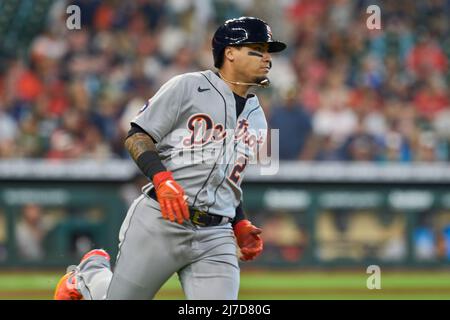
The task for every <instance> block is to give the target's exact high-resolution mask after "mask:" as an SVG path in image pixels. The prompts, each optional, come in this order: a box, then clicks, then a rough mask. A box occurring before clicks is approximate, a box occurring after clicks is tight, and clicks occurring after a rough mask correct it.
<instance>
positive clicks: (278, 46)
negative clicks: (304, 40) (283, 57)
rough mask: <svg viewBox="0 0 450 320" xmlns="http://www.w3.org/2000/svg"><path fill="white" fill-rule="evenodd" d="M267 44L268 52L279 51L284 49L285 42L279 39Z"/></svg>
mask: <svg viewBox="0 0 450 320" xmlns="http://www.w3.org/2000/svg"><path fill="white" fill-rule="evenodd" d="M268 44H269V49H268V51H269V52H280V51H283V50H284V49H286V47H287V46H286V44H285V43H283V42H280V41H271V42H268Z"/></svg>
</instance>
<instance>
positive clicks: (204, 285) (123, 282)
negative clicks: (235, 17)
mask: <svg viewBox="0 0 450 320" xmlns="http://www.w3.org/2000/svg"><path fill="white" fill-rule="evenodd" d="M235 104H236V100H235V97H234V94H233V92H232V91H231V89H230V88H229V87H228V85H227V84H226V83H225V82H223V81H222V80H221V79H220V78H219V77H218V76H217V75H216V74H215V73H213V72H211V71H203V72H195V73H188V74H184V75H180V76H177V77H175V78H173V79H171V80H170V81H169V82H167V83H166V84H165V85H163V86H162V87H161V89H160V90H159V91H158V92H157V93H156V94H155V96H153V97H152V98H151V99H150V100H149V101H148V103H147V104H146V105H145V106H144V107H143V108H142V109H141V111H140V113H139V115H138V116H137V117H136V118H135V119H134V120H133V121H132V122H133V123H135V124H137V125H139V126H140V127H141V128H142V129H144V130H145V131H146V132H147V133H149V134H150V135H151V136H152V137H153V139H154V140H155V141H156V142H157V144H156V147H157V151H158V153H159V155H160V157H161V160H162V162H163V164H164V165H165V166H166V168H167V169H168V170H170V171H172V172H173V176H174V179H175V180H176V181H177V182H178V183H179V184H180V185H181V186H182V187H183V188H184V191H185V194H186V195H187V196H188V199H187V202H188V204H189V205H190V206H191V207H195V208H197V209H199V210H202V211H209V212H210V213H212V214H217V215H222V216H227V217H230V218H233V217H234V215H235V210H236V207H237V206H238V204H239V202H240V201H241V200H242V190H241V188H240V184H241V181H242V178H243V174H244V169H245V167H246V165H247V163H252V162H253V161H255V160H256V155H257V153H258V148H259V146H260V145H261V144H262V143H263V141H264V139H265V138H266V129H267V123H266V119H265V116H264V113H263V110H262V109H261V107H260V105H259V102H258V99H257V98H256V96H252V97H250V98H248V99H247V101H246V104H245V106H244V109H243V111H242V112H241V113H240V115H239V117H238V118H237V119H236V105H235ZM152 187H153V186H152V184H149V185H147V186H146V187H144V188H143V189H144V190H143V191H144V194H142V195H141V196H140V197H139V198H137V199H136V200H135V201H134V202H133V204H132V205H131V206H130V208H129V210H128V213H127V216H126V218H125V220H124V222H123V224H122V227H121V229H120V233H119V240H120V244H119V248H120V250H119V254H118V256H117V261H116V267H115V270H114V273H112V272H111V270H110V268H109V265H107V264H106V263H105V261H103V260H102V259H101V258H98V259H90V260H89V261H86V262H84V263H82V264H81V265H79V266H78V270H79V271H78V274H77V275H78V280H79V281H78V286H79V290H80V292H81V293H82V295H83V297H84V298H85V299H104V298H107V299H151V298H153V297H154V295H155V294H156V292H157V291H158V290H159V288H160V287H161V286H162V285H163V284H164V282H166V281H167V279H168V278H169V277H170V276H171V275H172V274H173V273H174V272H177V273H178V275H179V278H180V281H181V284H182V287H183V291H184V293H185V295H186V297H187V298H188V299H237V297H238V289H239V264H238V259H237V246H236V242H235V239H234V234H233V229H232V227H231V223H230V222H227V223H225V224H221V225H218V226H214V227H200V226H197V225H194V224H193V223H192V222H191V221H185V222H183V224H182V225H180V224H178V223H175V222H169V221H167V220H164V219H163V217H162V216H161V212H160V207H159V203H158V202H157V201H155V200H154V199H152V198H151V197H149V196H148V195H146V192H147V191H148V190H150V188H152Z"/></svg>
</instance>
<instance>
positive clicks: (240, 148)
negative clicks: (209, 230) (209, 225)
mask: <svg viewBox="0 0 450 320" xmlns="http://www.w3.org/2000/svg"><path fill="white" fill-rule="evenodd" d="M235 104H236V101H235V98H234V95H233V92H232V91H231V89H230V88H229V87H228V85H227V84H226V83H225V82H223V81H222V80H221V79H220V78H219V77H218V76H217V75H216V74H215V73H214V72H212V71H209V70H208V71H203V72H194V73H187V74H183V75H179V76H176V77H174V78H172V79H171V80H169V81H168V82H167V83H166V84H165V85H163V86H162V87H161V88H160V90H159V91H158V92H157V93H156V94H155V95H154V96H153V97H152V98H151V99H150V100H149V101H148V103H147V104H146V105H145V106H144V107H143V108H142V109H141V111H140V113H139V115H138V116H137V117H136V118H135V119H134V120H133V121H132V122H133V123H135V124H137V125H139V126H140V127H141V128H142V129H144V130H145V131H146V132H147V133H148V134H150V136H152V137H153V139H154V140H155V141H156V142H157V144H156V147H157V151H158V153H159V155H160V157H161V160H162V163H163V164H164V166H165V167H166V168H167V170H169V171H172V172H173V176H174V179H175V181H177V182H178V183H179V184H180V185H181V186H182V187H183V189H184V191H185V194H186V195H187V196H188V199H187V202H188V204H189V205H190V206H192V207H195V208H197V209H199V210H202V211H207V212H209V213H212V214H217V215H222V216H227V217H230V218H233V217H234V215H235V209H236V207H237V206H238V205H239V202H240V201H241V200H242V190H241V187H240V184H241V181H242V178H243V175H244V171H245V167H246V165H247V164H248V163H249V162H254V161H255V160H256V153H257V152H258V148H259V146H261V144H262V143H263V141H264V140H265V138H266V130H267V121H266V118H265V115H264V112H263V110H262V108H261V107H260V105H259V101H258V98H257V97H256V96H254V95H253V96H251V97H250V98H248V99H247V102H246V105H245V107H244V110H243V111H242V113H241V114H240V115H239V118H238V119H236V111H235V110H236V109H235ZM149 187H151V184H149V185H148V186H147V187H146V188H144V190H146V189H148V188H149Z"/></svg>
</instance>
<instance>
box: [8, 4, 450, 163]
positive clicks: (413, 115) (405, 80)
mask: <svg viewBox="0 0 450 320" xmlns="http://www.w3.org/2000/svg"><path fill="white" fill-rule="evenodd" d="M69 4H76V5H78V6H79V7H80V8H81V27H82V28H81V29H80V30H69V29H68V28H67V27H66V19H67V17H68V14H67V13H66V8H67V6H68V5H69ZM372 4H378V5H379V6H380V8H381V30H376V29H375V30H369V29H368V27H367V25H366V20H367V19H368V17H369V16H370V14H368V13H366V9H367V7H368V6H369V5H372ZM241 15H249V16H257V17H260V18H262V19H263V20H265V21H267V22H268V23H269V24H270V25H271V26H272V30H273V33H274V38H276V39H280V40H282V41H284V42H286V43H287V44H288V49H287V50H286V51H285V52H283V53H282V54H279V55H274V56H273V69H272V70H271V73H270V74H269V76H270V78H271V81H272V83H273V85H272V86H271V88H270V89H268V90H264V89H258V96H260V101H261V103H262V105H263V108H264V110H265V112H266V116H267V118H268V122H269V125H270V127H271V128H274V129H280V131H279V134H280V158H281V159H284V160H317V161H329V160H330V161H372V162H413V161H449V160H450V150H449V147H450V96H449V90H448V88H449V84H450V72H449V59H450V28H449V19H448V17H449V16H450V0H427V1H417V2H415V1H375V0H371V1H367V0H358V1H352V0H336V1H327V0H283V1H276V0H264V1H261V0H203V1H200V0H198V1H197V0H183V1H181V0H168V1H163V0H135V1H120V0H110V1H97V0H89V1H88V0H78V1H71V2H66V1H55V2H54V4H53V5H52V7H51V8H50V10H49V12H48V19H47V24H46V27H45V28H44V32H42V33H39V34H38V35H37V36H36V37H35V38H34V39H33V41H32V42H31V43H30V46H29V50H28V54H27V55H26V56H20V55H19V56H1V57H0V68H1V72H0V158H2V159H13V158H47V159H68V158H76V159H80V158H83V159H86V158H90V159H92V158H93V159H108V158H126V157H127V156H128V155H127V153H126V151H125V149H124V147H123V140H124V137H125V136H126V133H127V131H128V129H129V120H130V119H131V118H132V117H133V116H134V115H135V114H136V113H137V111H138V110H139V109H140V108H141V107H142V106H143V105H144V104H145V102H146V100H147V99H148V98H150V97H151V96H152V95H153V94H154V93H155V92H156V91H157V90H158V88H159V87H160V86H161V85H162V84H163V83H164V82H166V81H167V80H168V79H170V78H171V77H173V76H175V75H177V74H181V73H185V72H191V71H198V70H205V69H214V68H213V61H212V54H211V38H212V35H213V32H214V31H215V29H216V28H217V26H218V25H219V24H220V23H222V22H223V21H224V20H226V19H229V18H233V17H238V16H241Z"/></svg>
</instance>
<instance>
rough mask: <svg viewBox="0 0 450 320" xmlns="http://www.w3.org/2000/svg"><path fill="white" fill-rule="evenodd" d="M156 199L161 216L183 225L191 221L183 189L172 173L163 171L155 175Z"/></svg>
mask: <svg viewBox="0 0 450 320" xmlns="http://www.w3.org/2000/svg"><path fill="white" fill-rule="evenodd" d="M153 185H154V186H155V191H156V198H157V199H158V202H159V205H160V207H161V215H162V216H163V218H164V219H166V220H170V221H172V222H174V221H175V219H176V220H177V222H178V223H179V224H182V223H183V221H184V220H189V209H188V205H187V203H186V196H185V195H184V190H183V188H182V187H181V186H180V185H179V184H178V183H177V182H176V181H175V180H174V179H173V176H172V172H170V171H163V172H159V173H157V174H155V175H154V177H153Z"/></svg>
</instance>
